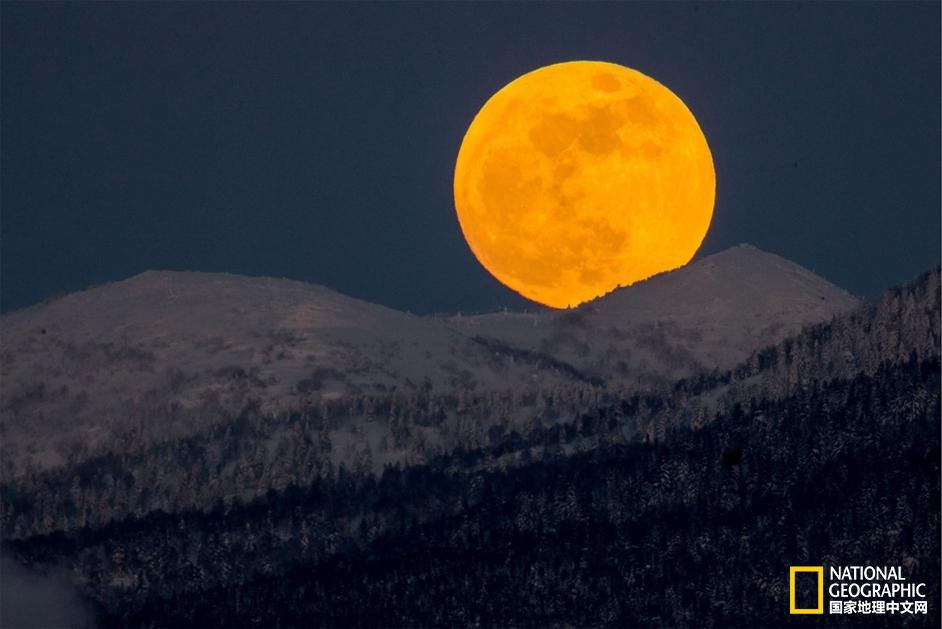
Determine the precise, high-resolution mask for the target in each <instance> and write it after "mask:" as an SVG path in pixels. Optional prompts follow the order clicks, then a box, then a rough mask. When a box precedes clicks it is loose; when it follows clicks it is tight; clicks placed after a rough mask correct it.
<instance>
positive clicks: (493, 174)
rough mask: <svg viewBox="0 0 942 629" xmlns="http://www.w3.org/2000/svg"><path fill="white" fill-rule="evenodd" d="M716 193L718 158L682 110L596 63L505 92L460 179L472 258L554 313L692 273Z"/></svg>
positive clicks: (624, 72)
mask: <svg viewBox="0 0 942 629" xmlns="http://www.w3.org/2000/svg"><path fill="white" fill-rule="evenodd" d="M715 192H716V175H715V173H714V170H713V158H712V155H711V154H710V148H709V146H707V141H706V138H705V137H704V136H703V132H702V131H701V130H700V126H699V125H698V124H697V121H696V119H695V118H694V117H693V114H692V113H690V110H689V109H687V107H686V106H685V105H684V103H683V102H682V101H681V100H680V98H678V97H677V96H676V95H674V93H673V92H671V91H670V90H669V89H667V88H666V87H664V86H663V85H661V84H660V83H658V82H657V81H655V80H654V79H652V78H650V77H648V76H645V75H644V74H642V73H640V72H638V71H636V70H632V69H631V68H626V67H624V66H620V65H616V64H613V63H605V62H600V61H573V62H568V63H559V64H555V65H550V66H546V67H543V68H539V69H537V70H534V71H532V72H529V73H527V74H524V75H523V76H521V77H519V78H518V79H516V80H514V81H512V82H511V83H509V84H507V85H506V86H505V87H503V88H502V89H501V90H500V91H498V92H497V93H496V94H494V95H493V96H492V97H491V98H490V99H489V100H488V101H487V102H486V103H485V104H484V106H483V107H482V108H481V110H480V111H479V112H478V114H477V116H475V118H474V121H473V122H472V123H471V126H470V127H469V128H468V131H467V133H466V134H465V136H464V140H463V141H462V143H461V149H460V150H459V152H458V161H457V164H456V165H455V207H456V209H457V211H458V221H459V223H460V224H461V230H462V232H463V233H464V237H465V239H466V240H467V241H468V245H469V246H470V248H471V251H472V252H473V253H474V255H475V256H476V257H477V259H478V260H479V261H480V263H481V264H482V265H483V266H484V268H485V269H487V270H488V271H489V272H490V273H491V274H492V275H494V277H496V278H497V279H498V280H500V281H501V282H502V283H504V284H505V285H507V286H508V287H510V288H511V289H513V290H515V291H517V292H518V293H520V294H521V295H523V296H524V297H527V298H529V299H532V300H533V301H536V302H539V303H541V304H545V305H547V306H552V307H555V308H566V307H569V306H576V305H578V304H580V303H582V302H585V301H588V300H591V299H594V298H596V297H599V296H601V295H604V294H605V293H607V292H609V291H611V290H612V289H614V288H617V287H618V286H627V285H629V284H632V283H634V282H637V281H639V280H643V279H645V278H648V277H651V276H652V275H655V274H657V273H661V272H663V271H669V270H672V269H676V268H678V267H681V266H683V265H684V264H686V263H687V262H689V261H690V259H691V258H692V257H693V255H694V254H695V253H696V252H697V249H698V248H699V247H700V243H701V242H703V238H704V236H705V235H706V232H707V228H708V227H709V225H710V219H711V218H712V216H713V201H714V195H715Z"/></svg>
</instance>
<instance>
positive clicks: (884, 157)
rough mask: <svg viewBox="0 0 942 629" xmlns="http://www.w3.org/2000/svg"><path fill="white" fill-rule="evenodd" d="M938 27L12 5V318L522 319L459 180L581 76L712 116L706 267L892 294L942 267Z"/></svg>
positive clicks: (3, 192)
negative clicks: (252, 282) (467, 215)
mask: <svg viewBox="0 0 942 629" xmlns="http://www.w3.org/2000/svg"><path fill="white" fill-rule="evenodd" d="M939 22H940V4H939V3H938V2H925V3H920V4H900V3H874V4H859V3H829V4H794V3H774V4H758V3H756V4H739V3H724V4H676V3H671V4H663V3H657V4H654V3H651V4H637V3H627V4H607V3H606V4H591V5H585V4H581V5H571V4H546V5H540V4H486V5H480V4H477V5H471V4H425V3H408V4H381V5H372V4H322V3H303V4H301V3H292V4H275V5H270V4H230V3H159V4H158V3H148V4H131V3H122V4H114V3H95V4H72V3H43V4H38V3H29V4H26V3H13V2H4V3H3V6H2V61H0V64H2V66H0V67H2V85H0V89H2V92H0V94H2V136H0V152H2V154H0V158H2V162H0V186H2V187H0V211H2V221H0V227H2V238H0V264H2V293H0V301H2V304H0V305H2V308H3V310H10V309H15V308H20V307H23V306H27V305H30V304H33V303H36V302H38V301H40V300H42V299H45V298H47V297H50V296H52V295H55V294H60V293H64V292H69V291H73V290H78V289H82V288H85V287H87V286H89V285H92V284H98V283H102V282H107V281H112V280H118V279H124V278H126V277H129V276H131V275H134V274H136V273H139V272H141V271H144V270H146V269H176V270H186V269H189V270H201V271H226V272H233V273H243V274H249V275H269V276H275V277H288V278H293V279H299V280H305V281H310V282H315V283H319V284H324V285H327V286H329V287H331V288H333V289H335V290H338V291H340V292H342V293H345V294H348V295H352V296H355V297H358V298H362V299H367V300H370V301H373V302H377V303H381V304H384V305H388V306H392V307H395V308H399V309H403V310H411V311H413V312H433V311H455V310H463V311H477V310H487V309H494V308H498V307H502V306H509V307H523V306H525V305H526V304H527V303H528V302H526V301H525V300H524V299H523V298H520V297H517V296H516V295H515V294H514V293H512V292H511V291H510V290H509V289H506V288H504V287H503V286H502V285H501V284H499V283H498V282H497V281H496V280H494V279H493V278H491V276H490V275H489V274H488V273H487V272H486V271H484V269H483V268H482V267H480V266H479V265H478V263H477V262H476V260H475V259H474V257H473V255H472V254H471V252H470V251H469V249H468V248H467V246H466V245H465V243H464V240H463V238H462V236H461V232H460V229H459V227H458V223H457V220H456V217H455V211H454V205H453V201H452V174H453V168H454V161H455V157H456V155H457V151H458V147H459V145H460V143H461V139H462V137H463V134H464V132H465V130H466V129H467V126H468V124H469V123H470V121H471V119H472V118H473V116H474V114H475V113H476V112H477V110H478V109H479V108H480V106H481V105H482V104H483V103H484V102H485V101H486V100H487V98H488V97H489V96H490V95H491V94H493V93H494V92H495V91H497V90H498V89H499V88H500V87H502V86H503V85H505V84H506V83H508V82H509V81H511V80H512V79H514V78H516V77H517V76H519V75H520V74H523V73H525V72H527V71H529V70H532V69H535V68H537V67H540V66H543V65H547V64H550V63H555V62H560V61H569V60H575V59H594V60H603V61H611V62H615V63H620V64H623V65H626V66H629V67H632V68H635V69H637V70H640V71H641V72H644V73H645V74H648V75H650V76H652V77H654V78H655V79H657V80H659V81H660V82H662V83H664V84H665V85H667V86H668V87H669V88H670V89H671V90H672V91H674V93H676V94H677V95H678V96H680V97H681V99H683V100H684V102H685V103H686V104H687V106H688V107H689V108H690V109H691V111H693V113H694V115H695V116H696V117H697V119H698V121H699V122H700V125H701V127H702V129H703V131H704V133H705V135H706V137H707V140H708V141H709V143H710V147H711V149H712V151H713V158H714V161H715V165H716V171H717V201H716V209H715V213H714V219H713V224H712V226H711V228H710V232H709V234H708V235H707V238H706V241H705V242H704V245H703V247H702V249H701V251H700V253H699V254H698V255H700V256H702V255H706V254H710V253H715V252H717V251H720V250H722V249H725V248H726V247H729V246H732V245H735V244H738V243H740V242H749V243H752V244H754V245H756V246H758V247H760V248H762V249H765V250H767V251H771V252H774V253H777V254H779V255H782V256H784V257H786V258H789V259H791V260H794V261H795V262H798V263H799V264H802V265H804V266H806V267H808V268H810V269H813V270H814V271H815V272H817V273H819V274H821V275H823V276H824V277H826V278H827V279H829V280H830V281H832V282H834V283H836V284H838V285H840V286H842V287H844V288H846V289H848V290H850V291H851V292H853V293H856V294H858V295H863V296H868V297H873V296H876V295H878V294H879V293H880V292H881V291H882V290H884V289H885V288H887V287H889V286H891V285H893V284H897V283H901V282H905V281H907V280H909V279H911V278H913V277H915V276H916V275H918V274H919V273H920V272H922V271H924V270H927V269H928V268H930V267H932V266H934V265H936V264H938V263H939V259H940V254H939V244H940V236H939V234H940V229H942V227H940V167H942V163H940V79H939V77H940V37H939Z"/></svg>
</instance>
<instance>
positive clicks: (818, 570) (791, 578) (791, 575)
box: [788, 566, 824, 614]
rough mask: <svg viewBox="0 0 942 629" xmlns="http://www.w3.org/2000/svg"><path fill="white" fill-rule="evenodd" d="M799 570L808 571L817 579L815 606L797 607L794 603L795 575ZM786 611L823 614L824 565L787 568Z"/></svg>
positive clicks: (795, 590)
mask: <svg viewBox="0 0 942 629" xmlns="http://www.w3.org/2000/svg"><path fill="white" fill-rule="evenodd" d="M799 572H810V573H812V574H816V575H817V579H818V604H817V606H815V607H798V605H796V604H795V593H796V592H797V588H795V575H797V574H798V573H799ZM788 613H790V614H823V613H824V566H790V567H789V568H788Z"/></svg>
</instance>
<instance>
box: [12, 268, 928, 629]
mask: <svg viewBox="0 0 942 629" xmlns="http://www.w3.org/2000/svg"><path fill="white" fill-rule="evenodd" d="M939 389H940V363H939V271H938V270H936V271H933V272H931V273H929V274H926V275H925V276H923V277H922V278H920V279H919V280H917V281H916V282H914V283H913V284H911V285H908V286H905V287H902V288H900V289H896V290H894V291H891V292H890V293H888V294H887V296H886V297H885V298H884V299H883V300H882V301H880V302H879V303H877V304H869V305H865V306H862V307H860V308H859V309H857V310H855V311H853V312H851V313H849V314H847V315H845V316H843V317H839V318H837V319H835V320H834V321H831V322H830V323H823V324H819V325H816V326H812V327H810V328H807V329H806V330H804V331H803V332H801V333H800V334H798V335H796V336H793V337H789V338H787V339H785V340H784V341H782V342H781V343H778V344H776V345H773V346H770V347H768V348H765V349H762V350H758V351H756V352H755V353H754V354H753V355H752V356H751V357H750V358H749V359H747V360H746V361H744V362H742V363H741V364H739V365H738V366H735V367H733V368H731V369H726V370H718V369H717V370H712V371H709V372H704V373H701V374H699V375H698V376H696V377H693V378H685V379H683V380H680V381H677V382H676V383H674V384H672V385H670V386H666V387H656V388H652V389H649V390H647V391H635V392H615V391H606V392H602V393H600V392H598V391H597V390H596V388H594V387H592V386H591V385H589V384H586V385H585V389H575V388H574V389H572V390H570V391H568V392H564V391H562V390H559V389H553V390H550V391H544V392H543V393H541V394H540V395H538V396H537V397H536V398H535V399H532V400H524V399H518V398H513V397H512V396H511V397H502V396H499V395H480V396H467V397H461V396H456V397H454V398H453V399H444V400H443V399H438V400H437V401H436V398H434V396H428V397H426V398H424V399H422V398H419V401H414V400H413V401H410V402H406V400H405V399H404V398H403V399H401V400H398V401H394V402H393V403H391V405H386V406H383V405H379V406H374V407H371V410H370V412H369V413H366V412H365V410H364V409H362V408H358V409H353V412H351V411H349V410H347V411H343V410H342V409H338V408H331V407H324V408H319V409H316V410H311V411H309V412H307V413H299V414H295V415H290V414H289V415H285V416H272V415H268V414H266V413H264V412H263V411H262V410H260V409H259V408H247V409H244V410H243V412H241V413H240V414H239V415H238V416H236V417H233V418H232V419H231V421H230V422H228V423H227V425H226V427H225V429H220V430H214V431H207V432H203V433H198V434H196V435H194V436H191V437H187V438H185V439H181V440H176V441H171V442H167V443H163V444H158V445H155V446H151V447H150V448H149V449H143V450H141V449H135V448H129V449H128V450H127V451H126V452H114V453H112V454H109V455H103V456H98V457H93V458H89V459H87V460H85V461H82V462H78V463H76V464H74V465H71V466H66V467H65V468H62V469H56V470H49V471H46V472H40V473H32V474H30V475H28V476H26V477H24V478H21V479H19V480H18V481H16V482H9V483H6V484H4V485H3V487H2V488H0V489H2V491H0V497H2V506H3V531H4V537H5V539H6V549H7V551H8V552H10V553H12V554H13V555H14V556H16V557H17V558H19V560H20V561H22V562H24V563H28V564H31V565H33V566H54V565H55V566H65V567H66V568H67V569H68V570H69V571H70V572H71V574H72V575H73V579H74V581H75V582H76V583H77V584H78V586H79V587H80V589H81V591H82V592H83V593H84V594H85V595H86V596H87V597H88V598H89V599H90V600H91V601H93V602H94V605H95V607H96V609H97V611H98V614H99V618H100V620H101V621H102V622H103V623H104V624H105V625H107V626H116V627H128V626H150V627H162V626H263V627H269V626H285V627H290V626H305V627H307V626H363V625H369V626H461V625H488V626H493V625H501V626H541V627H542V626H548V625H549V626H603V625H604V626H691V627H714V626H715V627H719V626H736V627H776V626H792V625H795V624H808V623H813V621H814V619H810V620H809V619H808V618H796V617H791V616H789V615H788V613H787V612H788V589H787V587H788V585H787V574H788V566H789V565H796V564H800V565H806V564H811V565H820V564H824V565H890V566H902V567H903V568H904V570H905V573H906V576H907V578H908V579H910V580H913V581H918V582H924V583H926V591H927V593H928V610H929V613H928V614H925V615H923V614H920V615H914V616H910V615H907V616H898V615H885V616H867V617H863V616H847V617H841V616H829V617H828V618H827V621H828V626H832V625H833V626H848V627H851V626H866V627H872V626H878V627H879V626H887V627H890V626H913V627H917V626H918V627H935V626H938V624H939V620H940V618H939V605H940V603H942V601H940V599H939V574H940V566H939V554H940V546H939V533H940V529H939V496H940V493H939V492H940V481H939V478H940V469H939V458H940V434H939V416H940V400H939ZM397 404H399V406H397ZM436 404H440V406H436ZM514 408H516V410H517V411H519V410H520V409H521V408H523V409H526V412H527V414H529V415H530V420H528V421H527V422H526V423H525V424H511V423H508V422H507V421H505V420H504V419H503V418H505V417H506V416H507V415H508V414H509V412H510V411H509V409H514ZM344 412H348V413H349V415H348V417H361V416H362V415H364V414H365V415H368V416H371V417H374V418H383V419H382V421H384V422H386V425H387V426H388V427H389V430H391V431H392V432H393V433H394V434H400V433H401V434H400V436H401V437H402V438H403V439H415V438H416V436H417V435H421V434H423V432H422V431H423V430H426V429H428V428H434V427H435V426H436V425H437V424H438V423H441V422H443V421H445V417H446V416H447V414H448V413H453V414H454V416H455V417H458V418H461V419H462V421H469V422H472V421H473V422H483V423H484V425H485V426H488V428H487V430H486V438H485V439H483V440H481V441H477V442H469V444H468V445H466V446H464V447H458V448H455V449H450V450H448V451H441V452H439V453H438V454H437V455H434V456H428V457H426V458H423V459H421V460H414V461H405V462H403V461H391V462H386V463H385V464H384V465H383V466H382V469H381V471H380V472H379V473H378V474H377V473H373V469H374V468H373V466H367V465H364V466H360V467H359V468H357V467H350V466H347V465H345V464H341V465H339V466H337V467H331V466H318V465H317V460H318V459H319V456H320V455H319V454H318V452H321V451H322V450H319V449H318V448H326V447H327V446H326V445H325V444H323V443H322V444H319V445H318V444H317V439H318V435H319V434H322V431H320V429H319V427H320V426H323V425H325V424H328V423H330V422H333V421H338V420H337V418H338V416H342V415H343V413H344ZM279 431H286V434H287V435H288V437H289V438H290V439H291V440H292V441H293V442H295V443H296V446H295V447H294V448H290V449H284V450H277V449H276V450H274V451H273V450H270V449H269V450H264V451H262V450H260V444H270V443H271V441H270V437H271V435H273V434H279ZM319 431H320V432H319ZM354 434H355V433H354ZM268 447H271V446H268ZM135 452H137V454H135ZM273 452H275V453H278V454H279V456H274V457H273V456H272V453H273ZM234 461H235V462H236V463H235V464H234V463H233V462H234ZM232 466H234V467H235V471H231V470H230V467H232ZM227 470H229V471H227ZM227 474H231V475H230V476H227ZM227 478H228V479H229V480H225V479H227ZM239 482H245V483H248V484H252V486H253V487H256V488H257V490H255V491H253V492H251V493H250V494H249V497H246V498H243V497H240V496H238V495H233V494H232V489H230V488H229V487H230V485H227V484H226V483H234V484H233V485H231V486H233V487H234V486H236V485H237V484H238V483H239ZM264 487H267V488H268V489H267V491H263V490H262V488H264ZM207 488H208V489H207Z"/></svg>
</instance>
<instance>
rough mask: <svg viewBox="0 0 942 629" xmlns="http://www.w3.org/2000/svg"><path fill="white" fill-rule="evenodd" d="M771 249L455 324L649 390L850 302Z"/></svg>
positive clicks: (727, 360)
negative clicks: (532, 310) (579, 299)
mask: <svg viewBox="0 0 942 629" xmlns="http://www.w3.org/2000/svg"><path fill="white" fill-rule="evenodd" d="M859 303H860V302H859V301H858V300H857V299H856V298H854V297H853V296H851V295H850V294H849V293H847V292H846V291H844V290H842V289H840V288H838V287H836V286H834V285H833V284H830V283H828V282H827V281H825V280H824V279H822V278H821V277H819V276H817V275H815V274H814V273H812V272H810V271H808V270H807V269H804V268H802V267H801V266H799V265H797V264H795V263H793V262H789V261H788V260H785V259H783V258H781V257H779V256H776V255H774V254H770V253H766V252H763V251H760V250H759V249H756V248H755V247H753V246H751V245H739V246H737V247H733V248H732V249H728V250H726V251H723V252H721V253H718V254H716V255H712V256H709V257H707V258H704V259H702V260H700V261H698V262H695V263H693V264H690V265H688V266H686V267H683V268H681V269H678V270H676V271H672V272H670V273H664V274H662V275H658V276H655V277H653V278H651V279H649V280H647V281H644V282H641V283H638V284H633V285H631V286H629V287H626V288H620V289H617V290H615V291H613V292H611V293H609V294H608V295H605V296H603V297H601V298H599V299H597V300H595V301H592V302H590V303H588V304H584V305H583V306H581V307H579V308H577V309H575V310H571V311H565V312H558V311H557V312H552V311H551V312H541V313H537V314H523V313H495V314H486V315H480V316H475V317H463V318H460V319H452V320H451V322H452V324H453V325H455V327H457V328H458V329H461V330H465V331H467V332H468V333H474V334H478V335H480V336H482V337H486V338H488V339H490V340H491V341H492V342H495V343H499V344H506V345H507V346H509V347H513V348H519V349H526V350H529V351H535V352H541V353H545V354H549V355H552V356H554V357H555V358H556V359H558V360H560V361H564V362H567V363H569V364H572V365H573V366H575V367H576V368H578V369H579V370H581V371H583V372H585V373H589V374H593V375H596V376H599V377H601V378H603V379H604V380H606V381H615V382H618V381H621V382H624V383H627V384H632V385H636V386H645V387H650V386H653V385H657V384H664V383H666V382H670V381H672V380H676V379H678V378H681V377H685V376H690V375H693V374H696V373H699V372H702V371H704V370H712V369H728V368H730V367H732V366H734V365H736V364H737V363H739V362H741V361H743V360H745V359H746V358H748V357H749V355H750V354H751V353H752V352H753V351H755V350H756V349H757V348H760V347H764V346H766V345H771V344H774V343H777V342H779V341H781V340H783V339H784V338H786V337H788V336H791V335H793V334H795V333H797V332H798V331H799V330H801V329H802V328H803V327H804V326H806V325H809V324H812V323H819V322H823V321H828V320H830V319H831V318H832V317H834V316H836V315H840V314H844V313H846V312H849V311H850V310H852V309H854V308H855V307H857V306H858V305H859Z"/></svg>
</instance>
